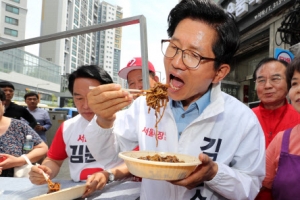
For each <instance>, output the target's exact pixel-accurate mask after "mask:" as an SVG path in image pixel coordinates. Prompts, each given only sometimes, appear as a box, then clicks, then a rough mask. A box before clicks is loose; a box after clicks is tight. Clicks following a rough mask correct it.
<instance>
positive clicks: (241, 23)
mask: <svg viewBox="0 0 300 200" xmlns="http://www.w3.org/2000/svg"><path fill="white" fill-rule="evenodd" d="M292 2H293V0H224V1H223V2H221V5H222V7H223V8H224V9H225V10H226V11H227V12H229V13H231V14H233V15H234V16H236V17H237V23H238V27H239V30H240V32H243V31H244V30H246V29H248V28H250V27H253V26H255V24H257V23H259V22H260V21H262V20H264V19H265V18H266V17H270V16H271V14H273V13H275V12H278V11H279V10H280V9H281V8H282V7H283V6H285V5H287V4H291V3H292Z"/></svg>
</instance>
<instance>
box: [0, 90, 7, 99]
mask: <svg viewBox="0 0 300 200" xmlns="http://www.w3.org/2000/svg"><path fill="white" fill-rule="evenodd" d="M5 99H6V98H5V93H4V92H3V91H2V90H0V101H5Z"/></svg>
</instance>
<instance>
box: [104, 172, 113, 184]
mask: <svg viewBox="0 0 300 200" xmlns="http://www.w3.org/2000/svg"><path fill="white" fill-rule="evenodd" d="M105 171H106V172H107V173H108V180H107V183H111V182H113V181H114V180H115V175H114V174H113V173H112V172H111V171H110V169H108V170H105Z"/></svg>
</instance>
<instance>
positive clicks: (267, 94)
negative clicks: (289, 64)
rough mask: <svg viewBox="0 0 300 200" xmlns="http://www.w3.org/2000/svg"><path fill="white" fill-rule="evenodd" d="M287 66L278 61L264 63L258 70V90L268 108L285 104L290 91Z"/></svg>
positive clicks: (259, 96)
mask: <svg viewBox="0 0 300 200" xmlns="http://www.w3.org/2000/svg"><path fill="white" fill-rule="evenodd" d="M285 71H286V67H285V66H284V65H283V64H281V63H280V62H277V61H272V62H269V63H266V64H264V65H262V66H261V67H260V68H259V69H258V70H257V72H256V92H257V96H258V98H259V99H260V100H261V102H262V103H263V105H264V107H265V108H266V109H268V108H270V109H271V107H274V106H275V107H278V106H281V105H283V104H284V102H285V99H286V95H287V93H288V88H287V83H286V76H285Z"/></svg>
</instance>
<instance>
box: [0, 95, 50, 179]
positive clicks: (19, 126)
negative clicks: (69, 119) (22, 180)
mask: <svg viewBox="0 0 300 200" xmlns="http://www.w3.org/2000/svg"><path fill="white" fill-rule="evenodd" d="M4 103H5V94H4V92H3V91H2V90H0V157H4V159H2V162H0V176H2V177H13V176H14V167H19V166H22V165H25V164H27V163H26V161H25V159H24V158H23V157H21V155H22V154H26V152H25V151H24V150H23V146H24V143H25V140H26V135H32V141H33V149H32V150H31V151H30V152H29V153H27V154H26V156H27V157H28V158H29V160H30V161H31V162H37V161H38V160H40V159H41V158H43V157H44V155H45V154H46V153H47V151H48V146H47V145H46V144H45V143H44V142H43V140H42V139H41V138H40V136H39V135H38V134H37V133H36V132H35V131H34V130H33V129H32V128H31V127H30V126H28V125H27V124H25V123H24V122H22V121H20V120H17V119H11V118H8V117H4V116H3V114H4Z"/></svg>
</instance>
